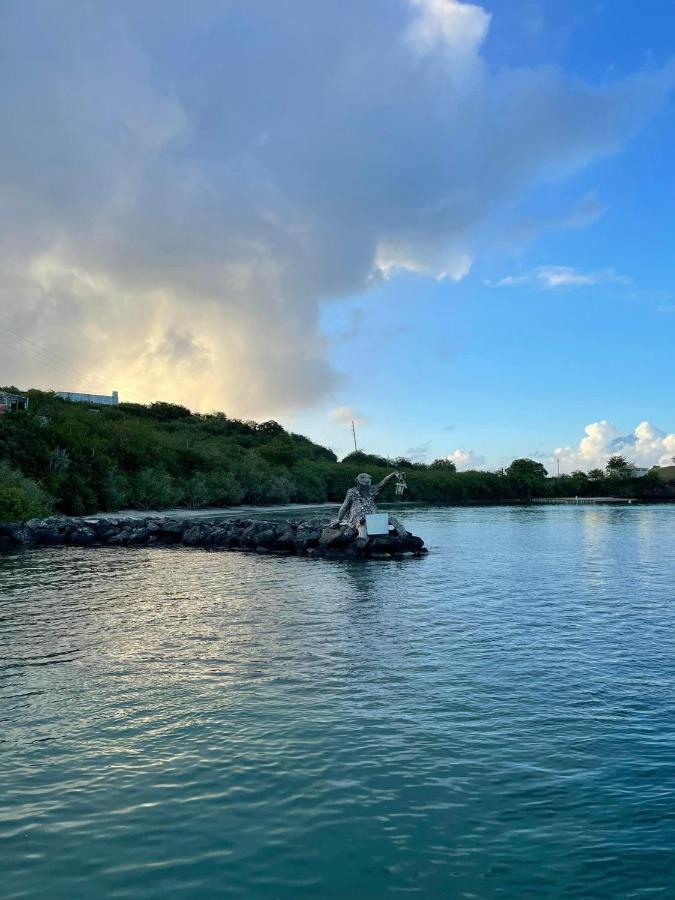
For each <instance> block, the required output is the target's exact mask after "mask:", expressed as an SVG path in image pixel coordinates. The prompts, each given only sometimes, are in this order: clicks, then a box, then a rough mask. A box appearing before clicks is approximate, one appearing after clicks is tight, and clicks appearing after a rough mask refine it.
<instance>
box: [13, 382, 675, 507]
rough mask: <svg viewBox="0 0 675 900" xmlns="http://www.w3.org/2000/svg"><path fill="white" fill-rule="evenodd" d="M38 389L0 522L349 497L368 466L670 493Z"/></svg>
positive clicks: (470, 479) (496, 492)
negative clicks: (472, 464) (396, 453)
mask: <svg viewBox="0 0 675 900" xmlns="http://www.w3.org/2000/svg"><path fill="white" fill-rule="evenodd" d="M7 390H10V391H13V392H17V389H16V388H7ZM24 393H25V392H24ZM27 394H28V396H29V397H30V405H29V408H28V409H27V410H25V411H14V412H10V413H6V414H5V415H2V416H0V521H13V520H21V519H27V518H31V517H35V516H41V515H46V514H48V513H50V512H52V511H57V512H62V513H65V514H69V515H85V514H88V513H93V512H96V511H113V510H118V509H123V508H135V509H139V510H144V509H163V508H164V509H166V508H169V507H175V506H182V507H185V508H190V509H198V508H202V507H209V506H223V507H224V506H236V505H239V504H261V505H262V504H270V505H271V504H288V503H322V502H325V501H335V502H340V501H341V500H342V499H343V497H344V494H345V492H346V490H347V488H348V487H351V486H352V484H353V483H354V478H355V477H356V475H357V474H358V473H359V472H360V471H363V470H364V469H365V470H367V471H368V472H370V473H371V474H372V476H373V478H374V479H375V480H379V479H380V478H382V477H384V475H385V474H387V473H388V472H390V471H392V469H393V468H398V469H402V470H405V472H406V480H407V483H408V491H407V494H406V499H407V500H412V501H436V502H451V503H495V502H508V501H516V500H527V499H529V498H532V497H541V496H554V497H555V496H575V495H578V496H584V495H589V494H594V495H612V496H652V495H653V496H657V495H658V493H659V490H662V489H663V486H662V485H660V483H658V482H657V480H655V479H651V478H642V479H630V478H626V477H624V475H625V473H624V472H622V471H619V472H618V474H617V473H616V472H614V470H610V471H608V473H600V475H601V477H599V478H595V479H591V478H589V476H588V475H586V474H584V473H583V472H577V473H575V474H574V475H571V476H561V477H560V478H548V477H547V473H546V469H545V468H544V467H543V466H542V465H541V463H538V462H535V461H534V460H523V459H521V460H514V462H513V463H512V464H511V465H510V466H509V467H508V469H506V471H504V472H483V471H474V472H456V471H455V466H454V464H453V463H452V462H450V461H448V460H436V461H435V462H432V463H431V464H429V465H426V464H422V463H413V462H411V461H409V460H406V459H395V460H388V459H385V458H384V457H381V456H374V455H371V454H367V453H362V452H359V453H351V454H349V456H347V457H345V458H344V459H343V460H342V461H341V462H338V460H337V457H336V456H335V454H334V453H333V452H332V450H329V449H327V448H326V447H321V446H319V445H318V444H315V443H313V442H312V441H310V440H309V439H308V438H306V437H304V436H302V435H299V434H293V433H291V432H288V431H286V430H285V429H284V428H283V427H282V426H281V425H279V424H278V423H277V422H274V421H268V422H251V421H242V420H240V419H234V418H229V417H228V416H226V415H225V414H224V413H212V414H198V413H192V412H190V410H188V409H186V408H185V407H183V406H177V405H175V404H171V403H151V404H149V405H143V404H136V403H121V404H119V405H118V406H94V405H91V406H90V405H87V404H82V403H73V402H70V401H68V400H62V399H60V398H58V397H55V396H54V395H53V394H51V393H47V392H42V391H28V392H27ZM387 499H393V489H391V496H390V495H389V494H386V495H384V496H383V497H382V500H384V501H386V500H387Z"/></svg>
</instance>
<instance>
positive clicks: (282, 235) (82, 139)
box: [0, 0, 674, 415]
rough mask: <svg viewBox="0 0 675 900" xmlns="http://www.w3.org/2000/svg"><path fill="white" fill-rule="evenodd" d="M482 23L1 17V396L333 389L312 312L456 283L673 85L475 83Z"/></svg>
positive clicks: (43, 12)
mask: <svg viewBox="0 0 675 900" xmlns="http://www.w3.org/2000/svg"><path fill="white" fill-rule="evenodd" d="M488 26H489V16H488V15H487V13H486V12H485V11H484V10H483V9H482V8H481V7H480V6H478V5H471V4H463V3H459V2H457V0H369V2H368V3H363V2H361V0H322V2H321V3H317V2H315V0H288V2H286V3H283V4H281V3H270V2H269V0H231V2H229V3H221V2H216V0H201V2H196V3H193V4H192V5H191V6H190V7H189V8H188V7H187V6H186V4H184V3H182V2H180V3H179V2H176V0H161V2H160V0H146V2H144V3H141V4H139V3H137V2H131V0H118V2H116V3H114V4H105V3H102V2H101V3H91V2H89V0H70V2H69V3H67V4H54V3H50V2H47V0H7V2H5V3H4V4H3V27H2V30H1V31H0V101H1V107H0V108H1V109H2V115H3V122H2V124H3V140H2V142H0V193H1V195H2V197H3V203H2V206H1V208H0V267H1V270H2V273H3V274H2V279H1V280H0V309H1V311H2V314H3V322H4V325H5V327H6V329H7V330H6V332H5V338H4V341H5V343H7V342H10V343H11V344H12V347H11V348H10V349H9V350H5V352H3V353H2V354H0V383H1V382H6V381H13V382H15V383H17V384H19V385H23V386H26V385H29V384H31V385H35V386H38V385H42V386H54V387H66V388H78V387H85V388H86V387H87V386H94V384H93V383H94V382H95V384H96V386H98V385H99V384H103V385H105V386H107V387H108V388H111V387H116V388H118V389H119V390H120V392H121V393H122V395H123V396H124V397H126V398H128V399H134V398H135V399H153V398H157V397H161V398H163V399H170V400H171V399H172V400H177V401H180V402H184V403H188V404H189V405H190V406H192V407H195V408H200V409H208V408H212V407H213V406H219V407H223V408H225V409H227V410H228V411H231V412H233V413H239V414H244V415H271V414H278V413H281V412H284V411H289V410H292V409H295V408H298V407H301V406H305V405H308V404H311V403H313V402H315V401H318V400H319V399H321V398H323V397H325V396H326V395H327V394H330V392H331V391H332V389H333V388H334V387H335V385H336V383H337V379H338V375H337V374H336V373H335V372H334V371H332V369H331V367H330V365H329V363H328V361H327V352H326V348H325V347H324V344H323V342H322V339H321V336H320V332H319V324H318V322H319V317H318V310H319V305H320V304H321V302H323V301H324V300H326V299H329V298H340V297H342V296H347V295H351V296H353V295H354V294H356V293H359V292H361V291H363V290H365V289H367V287H369V286H370V285H372V284H373V283H374V282H376V281H377V280H378V279H379V278H382V277H385V276H390V275H391V274H392V273H394V272H395V271H396V269H397V268H407V269H413V270H416V271H420V272H424V273H428V274H429V275H432V276H434V277H449V278H454V279H460V278H462V277H464V276H465V275H466V273H467V272H468V271H469V268H470V266H471V262H472V259H473V258H474V257H475V255H476V254H477V253H479V252H480V251H481V249H482V248H483V247H484V246H485V245H486V243H487V242H488V241H489V240H491V239H492V238H494V236H495V234H496V229H497V228H498V227H499V228H501V229H508V227H509V222H510V221H515V218H516V216H515V211H514V210H515V207H516V205H517V203H518V202H519V201H520V200H522V199H523V197H524V196H525V195H526V194H527V192H528V191H529V190H530V189H531V188H532V187H533V186H535V185H536V184H537V183H538V182H539V181H540V180H541V179H542V178H550V177H552V176H554V175H564V174H565V173H567V172H570V171H573V170H575V169H577V168H579V167H580V166H583V165H585V164H587V163H588V162H590V161H592V160H595V159H597V158H598V157H599V156H602V155H603V154H607V153H611V152H614V151H615V150H617V149H618V148H619V147H620V146H621V144H622V142H624V141H625V140H626V138H627V137H629V136H630V135H631V134H633V133H634V132H635V131H636V130H638V129H639V128H640V127H641V126H642V125H643V124H644V123H645V122H646V121H647V120H648V119H649V117H650V116H651V115H652V114H653V113H654V111H655V110H656V109H657V108H658V107H659V106H660V105H661V104H662V103H663V101H664V98H665V97H666V95H667V93H668V92H669V91H670V89H671V87H672V85H673V80H674V72H673V68H672V67H666V68H665V69H661V70H650V71H640V72H637V73H635V74H633V75H630V76H628V77H626V78H623V79H620V80H617V81H615V82H614V83H605V82H603V84H602V85H600V86H593V85H586V84H582V83H580V82H578V81H570V80H568V79H566V78H565V77H564V75H563V74H562V73H561V72H559V71H557V70H556V69H554V68H551V67H544V68H539V69H527V68H522V69H508V68H506V69H504V68H502V69H499V70H494V69H492V68H491V67H490V65H489V64H488V62H487V61H486V60H485V58H484V56H483V49H482V48H483V41H484V38H485V35H486V33H487V29H488ZM497 223H499V225H497ZM16 335H18V337H15V336H16ZM26 336H28V338H26Z"/></svg>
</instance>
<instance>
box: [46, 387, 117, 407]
mask: <svg viewBox="0 0 675 900" xmlns="http://www.w3.org/2000/svg"><path fill="white" fill-rule="evenodd" d="M55 396H57V397H61V399H62V400H72V401H73V403H100V404H102V405H103V406H117V404H118V403H119V402H120V398H119V396H118V394H117V391H113V392H112V394H111V395H110V397H109V396H108V395H107V394H80V393H77V392H76V391H56V392H55Z"/></svg>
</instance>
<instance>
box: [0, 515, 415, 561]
mask: <svg viewBox="0 0 675 900" xmlns="http://www.w3.org/2000/svg"><path fill="white" fill-rule="evenodd" d="M356 538H357V533H356V530H355V529H354V528H350V527H349V526H348V525H341V526H338V527H332V526H331V525H330V521H329V520H328V519H320V518H313V519H306V520H304V521H280V520H269V519H245V518H234V519H200V518H191V519H179V518H163V517H149V518H135V517H115V516H110V517H108V516H106V517H94V516H87V517H82V518H70V517H63V516H50V517H49V518H46V519H31V520H30V521H28V522H21V523H9V524H0V550H11V549H16V548H19V547H44V546H55V545H60V544H68V545H71V546H72V545H74V546H80V547H97V546H108V547H137V546H176V545H178V546H183V547H204V548H208V549H213V550H239V551H245V552H252V553H261V554H262V553H278V554H292V555H294V556H307V557H319V558H322V557H323V558H329V559H384V558H400V557H401V556H405V555H409V556H422V555H423V554H425V553H426V552H427V550H426V548H425V547H424V541H423V540H422V539H421V538H419V537H416V536H415V535H413V534H408V535H407V536H406V537H404V538H400V537H399V536H398V535H396V534H395V533H393V532H392V533H390V534H389V535H387V536H385V535H382V536H377V537H375V536H374V537H371V538H369V539H368V542H367V544H366V545H365V546H360V545H359V544H357V541H356Z"/></svg>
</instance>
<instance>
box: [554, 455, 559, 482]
mask: <svg viewBox="0 0 675 900" xmlns="http://www.w3.org/2000/svg"><path fill="white" fill-rule="evenodd" d="M555 461H556V462H557V463H558V478H560V459H559V457H557V456H556V458H555Z"/></svg>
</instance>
